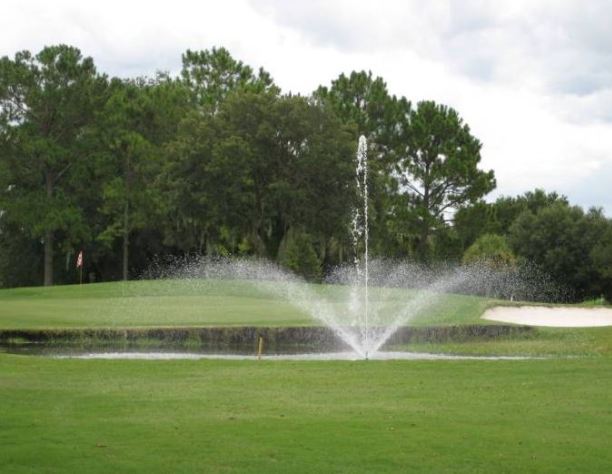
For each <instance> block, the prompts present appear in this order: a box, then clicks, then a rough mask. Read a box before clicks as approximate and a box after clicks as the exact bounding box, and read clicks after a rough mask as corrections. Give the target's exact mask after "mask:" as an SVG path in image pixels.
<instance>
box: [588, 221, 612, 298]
mask: <svg viewBox="0 0 612 474" xmlns="http://www.w3.org/2000/svg"><path fill="white" fill-rule="evenodd" d="M590 257H591V259H592V260H593V265H594V267H595V270H596V271H597V273H598V275H599V285H600V287H601V294H602V295H603V296H604V297H605V298H606V300H608V303H612V220H610V219H608V225H607V230H606V231H605V233H604V234H603V236H602V238H601V239H600V240H599V241H598V242H597V243H596V244H595V246H594V247H593V250H591V255H590Z"/></svg>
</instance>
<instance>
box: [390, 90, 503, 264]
mask: <svg viewBox="0 0 612 474" xmlns="http://www.w3.org/2000/svg"><path fill="white" fill-rule="evenodd" d="M399 146H400V150H399V152H398V155H399V158H398V160H397V164H396V169H395V172H396V175H397V177H398V179H399V182H400V184H401V186H402V187H403V189H404V191H405V194H406V196H407V197H408V199H409V204H410V206H411V207H412V212H411V217H412V222H413V225H414V226H415V227H416V228H417V229H418V244H417V254H418V256H419V257H420V258H421V259H423V260H427V259H428V258H429V250H430V242H429V238H430V235H431V233H432V231H434V230H435V229H436V228H437V227H439V226H443V225H444V222H445V216H446V214H447V213H449V212H450V211H452V210H456V209H460V208H461V207H464V206H467V205H469V204H473V203H475V202H477V201H478V200H479V199H480V198H481V197H482V196H484V195H485V194H487V193H488V192H490V191H491V190H493V189H494V187H495V177H494V174H493V171H482V170H480V169H478V164H479V163H480V147H481V145H480V142H479V141H478V139H476V138H475V137H474V136H472V134H471V133H470V129H469V127H468V126H467V125H466V124H464V123H463V121H462V119H461V118H460V117H459V115H458V114H457V112H456V111H455V110H453V109H452V108H449V107H446V106H443V105H438V104H436V103H434V102H420V103H419V104H418V105H417V108H416V109H414V110H412V111H411V112H410V116H409V126H408V127H407V129H406V130H405V133H404V135H403V137H402V140H401V143H400V145H399Z"/></svg>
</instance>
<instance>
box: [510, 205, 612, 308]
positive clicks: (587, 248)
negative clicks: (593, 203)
mask: <svg viewBox="0 0 612 474" xmlns="http://www.w3.org/2000/svg"><path fill="white" fill-rule="evenodd" d="M608 226H609V224H608V222H607V220H606V218H605V217H604V216H603V214H602V212H601V210H599V209H591V210H590V211H589V212H587V213H585V212H584V211H583V210H582V209H581V208H580V207H578V206H573V207H572V206H569V205H567V204H564V203H561V202H558V203H555V204H553V205H551V206H547V207H543V208H541V209H540V210H539V211H537V212H536V213H534V212H532V211H530V210H526V211H524V212H523V213H522V214H521V215H519V217H518V218H517V219H516V220H515V222H514V223H513V224H512V226H511V227H510V234H509V242H510V245H511V247H512V248H513V250H514V251H515V253H516V254H517V255H518V256H520V257H523V258H525V259H526V260H528V261H530V262H533V263H535V264H537V265H539V266H541V267H542V268H543V269H544V271H546V272H548V273H549V274H550V275H551V276H552V277H553V278H555V280H556V281H558V282H559V283H561V284H563V285H565V286H567V287H569V288H572V289H573V290H574V291H575V297H576V298H577V299H582V298H586V297H598V296H600V295H601V291H602V289H601V286H600V275H599V274H598V270H597V268H596V266H595V265H594V262H593V256H594V254H593V251H594V249H595V248H596V247H597V245H598V243H599V242H602V240H603V239H604V237H605V234H606V231H607V228H608Z"/></svg>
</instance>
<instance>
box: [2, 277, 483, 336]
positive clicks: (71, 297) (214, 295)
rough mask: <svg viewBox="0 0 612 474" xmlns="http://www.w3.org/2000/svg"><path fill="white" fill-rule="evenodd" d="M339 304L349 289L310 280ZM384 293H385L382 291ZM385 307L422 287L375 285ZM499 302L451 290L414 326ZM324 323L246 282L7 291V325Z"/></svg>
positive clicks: (471, 317)
mask: <svg viewBox="0 0 612 474" xmlns="http://www.w3.org/2000/svg"><path fill="white" fill-rule="evenodd" d="M310 291H313V292H315V293H320V294H324V295H325V296H326V297H327V298H328V299H329V300H330V301H331V302H332V304H340V303H334V302H336V301H339V300H340V299H341V296H342V293H343V292H345V291H346V290H345V289H344V288H342V287H337V286H329V285H310ZM377 292H378V294H377ZM371 294H372V296H373V297H378V299H379V300H380V301H385V309H386V310H388V311H395V310H397V308H401V307H402V306H405V305H406V303H407V302H408V301H409V300H410V299H411V298H413V297H414V295H415V293H414V292H411V291H409V290H400V289H386V290H376V289H372V290H371ZM493 303H494V301H493V300H489V299H486V298H479V297H474V296H464V295H444V296H443V297H441V298H440V299H439V300H438V301H437V302H436V303H435V304H433V305H431V306H429V307H427V308H426V311H423V312H422V313H421V314H419V315H418V317H417V318H415V319H414V320H413V321H411V324H415V325H434V324H438V325H452V324H464V323H476V324H478V323H480V322H481V320H480V316H481V314H482V312H483V311H484V310H485V309H486V308H487V307H488V306H490V305H492V304H493ZM317 324H320V323H318V322H317V321H316V320H313V319H312V317H311V316H310V315H308V314H307V313H305V312H303V311H300V310H299V309H298V308H296V307H294V306H292V305H291V304H289V303H287V302H286V301H283V300H282V299H280V298H279V297H277V296H274V294H272V293H270V292H269V291H266V290H265V287H264V289H258V288H256V287H255V286H253V285H251V284H249V283H246V282H243V281H227V280H163V281H160V280H158V281H134V282H127V283H123V282H115V283H98V284H92V285H83V286H78V285H68V286H55V287H50V288H44V287H35V288H19V289H10V290H0V329H26V328H71V327H72V328H74V327H147V326H149V327H150V326H244V325H249V326H251V325H253V326H304V325H317Z"/></svg>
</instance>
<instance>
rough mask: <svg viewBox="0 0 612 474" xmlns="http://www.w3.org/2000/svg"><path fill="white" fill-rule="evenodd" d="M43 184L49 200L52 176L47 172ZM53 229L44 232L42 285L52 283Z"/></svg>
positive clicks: (51, 190) (51, 192) (51, 189)
mask: <svg viewBox="0 0 612 474" xmlns="http://www.w3.org/2000/svg"><path fill="white" fill-rule="evenodd" d="M45 186H46V190H47V199H48V200H51V198H52V196H53V177H52V176H51V173H49V172H47V173H46V175H45ZM53 237H54V236H53V231H52V230H47V231H46V232H45V236H44V239H45V244H44V261H45V263H44V285H45V286H51V285H53Z"/></svg>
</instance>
